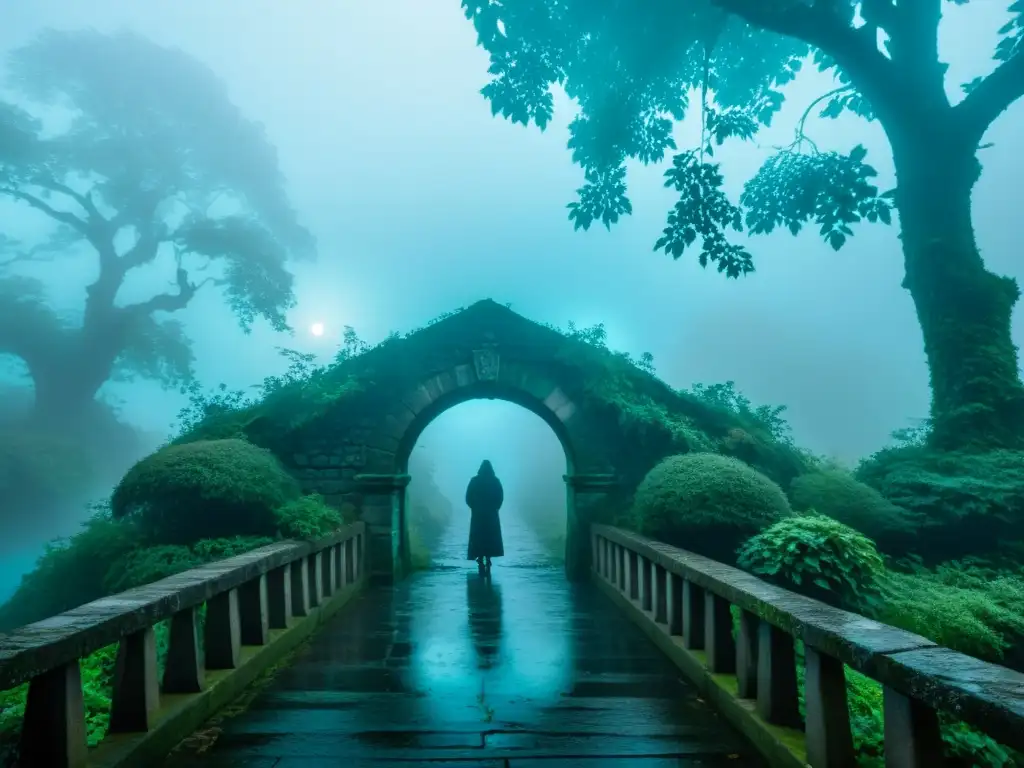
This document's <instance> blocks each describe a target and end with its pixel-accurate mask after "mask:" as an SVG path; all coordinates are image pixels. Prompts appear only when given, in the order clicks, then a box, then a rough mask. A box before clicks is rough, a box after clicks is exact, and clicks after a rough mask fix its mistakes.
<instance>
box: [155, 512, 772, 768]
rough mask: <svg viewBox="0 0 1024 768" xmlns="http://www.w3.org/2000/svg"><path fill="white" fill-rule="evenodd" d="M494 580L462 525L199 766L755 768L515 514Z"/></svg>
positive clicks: (280, 685)
mask: <svg viewBox="0 0 1024 768" xmlns="http://www.w3.org/2000/svg"><path fill="white" fill-rule="evenodd" d="M504 517H505V518H506V519H505V520H503V524H504V527H505V549H506V552H508V553H509V554H508V555H507V556H506V557H504V558H501V559H500V560H495V562H494V567H493V570H492V573H491V578H490V579H489V580H487V579H483V578H481V577H480V576H479V575H478V574H477V572H476V566H475V564H473V563H467V562H466V561H465V560H464V559H463V558H464V556H465V542H466V536H467V529H468V525H467V524H465V522H464V521H460V522H459V523H458V524H456V525H453V526H452V528H451V529H450V530H449V531H448V532H447V534H446V536H445V540H444V541H443V542H442V544H441V546H440V550H441V551H440V552H439V553H438V556H437V557H436V561H435V563H436V564H435V566H434V568H433V569H432V570H430V571H426V572H422V573H418V574H416V575H414V576H413V577H411V578H410V579H407V580H406V581H405V582H403V583H400V584H398V585H397V586H396V587H394V588H392V589H375V590H371V591H369V592H367V593H366V594H365V595H363V596H361V597H359V598H358V599H357V600H356V601H355V602H353V603H352V604H351V605H350V606H348V607H346V608H345V609H344V610H343V611H342V612H341V613H340V614H339V615H338V616H337V617H336V618H335V619H333V620H332V621H331V622H330V623H329V624H327V625H326V627H325V628H324V629H323V630H321V632H320V633H319V634H318V635H316V636H315V637H314V638H313V639H312V641H311V642H310V644H309V646H308V648H307V649H306V650H305V651H304V652H303V653H302V654H301V655H300V656H299V657H298V658H297V660H296V662H295V663H294V664H293V665H292V666H290V667H288V668H286V669H284V670H282V671H281V672H280V673H279V674H278V675H277V677H276V678H275V679H274V680H273V681H272V682H271V683H270V684H269V685H268V686H267V688H266V689H265V690H264V691H263V692H262V693H261V694H259V695H258V696H257V697H256V699H255V700H254V701H253V702H252V704H251V705H250V706H249V708H248V709H247V711H245V712H243V713H242V714H239V715H237V716H235V717H233V718H230V719H228V720H226V721H225V722H224V723H223V724H222V727H223V732H222V733H221V734H220V736H219V738H218V739H217V741H216V742H215V744H214V745H213V747H212V748H211V749H210V750H209V751H208V752H206V753H205V754H204V755H202V756H198V757H197V756H192V757H187V758H186V757H184V756H183V755H181V756H179V758H178V759H175V760H172V761H171V763H172V764H173V765H174V766H190V768H191V767H193V766H194V768H215V767H216V768H220V767H221V766H232V767H233V768H298V767H299V766H310V767H312V766H360V765H368V766H459V767H460V768H477V767H480V768H482V767H484V766H486V767H487V768H537V767H538V766H545V767H547V766H550V767H551V768H554V767H555V766H569V767H570V768H571V766H577V765H578V766H581V767H582V768H598V767H599V766H619V767H620V768H625V766H635V768H667V767H668V766H686V767H688V768H689V767H692V768H696V767H697V766H702V767H704V768H715V767H716V766H729V767H730V768H753V767H754V766H758V767H759V768H760V766H762V765H764V764H763V763H762V762H761V761H760V760H759V759H757V758H755V757H754V756H753V755H752V754H751V752H752V750H751V748H750V747H749V746H747V744H746V743H745V742H744V741H743V740H742V739H741V737H740V736H739V735H738V734H737V733H736V732H735V731H733V730H732V728H731V727H730V726H729V725H728V724H727V723H726V722H725V721H724V720H723V719H722V718H721V717H720V716H718V715H717V714H716V713H715V712H714V711H713V710H712V709H711V708H710V707H709V706H708V705H707V704H705V703H704V702H703V701H701V700H700V699H699V698H698V697H697V693H696V691H695V690H694V689H693V688H692V687H690V685H689V684H687V683H685V682H683V681H682V680H681V679H680V674H679V672H678V671H677V670H676V668H675V667H674V666H673V665H672V664H671V663H670V662H669V661H668V660H667V659H665V658H664V657H663V656H662V655H661V654H660V652H659V651H658V650H657V648H655V647H654V645H653V644H651V642H650V641H649V640H647V638H646V637H644V635H643V634H642V633H641V632H640V630H639V629H637V628H636V627H635V626H634V625H633V624H632V623H631V622H630V621H629V619H628V618H626V617H625V616H624V615H623V614H621V613H620V612H619V611H618V610H617V609H616V608H615V607H614V606H613V605H612V604H611V603H610V602H609V601H608V599H607V598H606V597H605V596H604V595H602V594H601V593H600V592H598V591H597V589H596V588H595V587H593V586H592V585H590V584H582V585H572V584H569V583H568V582H567V581H566V580H565V576H564V573H563V571H562V569H561V566H560V565H559V564H558V563H556V562H553V561H552V560H551V558H550V557H546V556H545V555H544V554H543V552H542V549H541V545H540V543H539V542H538V541H537V539H536V537H535V536H534V535H533V534H532V532H531V531H530V530H529V529H527V528H525V527H524V526H523V525H521V524H517V521H516V520H515V519H514V518H511V517H509V516H507V515H505V516H504Z"/></svg>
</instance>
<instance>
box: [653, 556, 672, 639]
mask: <svg viewBox="0 0 1024 768" xmlns="http://www.w3.org/2000/svg"><path fill="white" fill-rule="evenodd" d="M651 570H652V571H653V574H652V575H651V610H652V611H653V612H654V621H655V623H657V624H665V623H667V622H668V610H667V604H666V602H665V597H666V595H665V584H666V583H667V581H668V571H666V570H665V569H664V568H662V567H661V566H660V565H655V564H654V563H651Z"/></svg>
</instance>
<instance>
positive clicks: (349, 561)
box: [345, 538, 356, 584]
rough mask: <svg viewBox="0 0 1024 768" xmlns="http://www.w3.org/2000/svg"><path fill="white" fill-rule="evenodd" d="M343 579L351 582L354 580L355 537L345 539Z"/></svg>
mask: <svg viewBox="0 0 1024 768" xmlns="http://www.w3.org/2000/svg"><path fill="white" fill-rule="evenodd" d="M345 565H346V568H347V569H348V570H346V571H345V580H346V581H347V582H348V583H349V584H351V583H352V582H354V581H355V580H356V540H355V538H351V539H347V540H346V541H345Z"/></svg>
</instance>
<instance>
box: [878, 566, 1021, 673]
mask: <svg viewBox="0 0 1024 768" xmlns="http://www.w3.org/2000/svg"><path fill="white" fill-rule="evenodd" d="M882 586H883V597H884V600H883V602H882V603H880V604H879V609H878V611H877V612H876V613H875V614H874V615H875V616H876V618H878V619H879V620H881V621H884V622H886V623H887V624H892V625H894V626H897V627H901V628H903V629H906V630H908V631H910V632H914V633H916V634H919V635H922V636H924V637H927V638H928V639H929V640H932V641H934V642H936V643H938V644H939V645H944V646H947V647H949V648H952V649H954V650H957V651H960V652H961V653H967V654H970V655H971V656H976V657H977V658H980V659H985V660H987V661H992V662H996V663H1007V658H1006V657H1007V653H1008V651H1010V650H1011V649H1019V648H1020V646H1021V643H1022V640H1024V577H1022V576H1020V575H1015V574H1007V573H1000V572H996V571H993V570H991V569H988V568H985V567H982V566H978V565H973V564H969V563H956V562H954V563H946V564H944V565H941V566H939V567H938V568H936V569H935V570H928V569H925V568H922V567H917V568H915V569H914V570H913V571H911V572H910V573H889V574H888V575H887V576H886V577H885V579H884V580H883V582H882ZM1014 666H1021V664H1020V663H1019V660H1018V663H1016V664H1014Z"/></svg>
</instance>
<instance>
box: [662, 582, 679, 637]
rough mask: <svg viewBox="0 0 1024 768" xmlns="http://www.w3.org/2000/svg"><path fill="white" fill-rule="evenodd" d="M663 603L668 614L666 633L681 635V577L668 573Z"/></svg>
mask: <svg viewBox="0 0 1024 768" xmlns="http://www.w3.org/2000/svg"><path fill="white" fill-rule="evenodd" d="M665 603H666V611H667V612H668V622H667V623H668V633H669V634H670V635H682V634H683V577H682V576H680V575H679V574H678V573H672V572H669V574H668V578H667V579H666V585H665Z"/></svg>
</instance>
